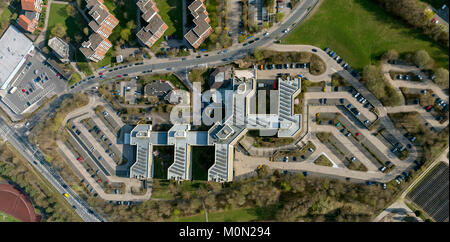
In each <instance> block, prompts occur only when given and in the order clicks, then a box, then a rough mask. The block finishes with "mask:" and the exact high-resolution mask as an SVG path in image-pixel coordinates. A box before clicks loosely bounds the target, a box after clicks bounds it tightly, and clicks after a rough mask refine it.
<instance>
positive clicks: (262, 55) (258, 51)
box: [253, 48, 264, 61]
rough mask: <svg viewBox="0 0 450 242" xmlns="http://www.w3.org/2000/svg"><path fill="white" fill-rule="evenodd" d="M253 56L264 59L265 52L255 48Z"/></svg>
mask: <svg viewBox="0 0 450 242" xmlns="http://www.w3.org/2000/svg"><path fill="white" fill-rule="evenodd" d="M253 56H254V57H255V59H256V60H257V61H260V60H262V59H264V53H263V52H262V51H261V49H260V48H255V50H254V52H253Z"/></svg>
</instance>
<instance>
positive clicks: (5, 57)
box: [0, 25, 34, 89]
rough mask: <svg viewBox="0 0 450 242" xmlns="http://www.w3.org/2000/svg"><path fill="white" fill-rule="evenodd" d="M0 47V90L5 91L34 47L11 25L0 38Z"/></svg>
mask: <svg viewBox="0 0 450 242" xmlns="http://www.w3.org/2000/svg"><path fill="white" fill-rule="evenodd" d="M0 46H1V47H0V88H1V89H6V88H7V86H8V84H9V81H11V79H12V78H13V76H14V75H15V73H16V72H17V70H18V69H19V68H20V66H21V65H22V64H23V63H24V62H25V59H26V56H27V55H28V54H29V53H30V51H31V50H33V49H34V46H33V42H31V40H30V39H28V38H27V37H26V36H25V35H24V34H23V33H22V32H20V31H19V30H18V29H17V28H16V27H14V26H13V25H10V26H9V28H8V29H7V30H6V31H5V33H4V34H3V36H2V37H1V38H0Z"/></svg>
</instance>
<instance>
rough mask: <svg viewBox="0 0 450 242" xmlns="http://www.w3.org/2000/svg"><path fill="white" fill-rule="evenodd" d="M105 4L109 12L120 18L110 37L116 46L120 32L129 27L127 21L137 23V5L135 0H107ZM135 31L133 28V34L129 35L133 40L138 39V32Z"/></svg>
mask: <svg viewBox="0 0 450 242" xmlns="http://www.w3.org/2000/svg"><path fill="white" fill-rule="evenodd" d="M104 4H105V6H106V7H107V8H108V10H109V12H110V13H111V14H113V15H114V16H115V17H116V18H117V19H118V20H119V24H118V25H117V26H116V27H115V28H114V30H113V32H112V34H111V35H110V36H109V38H108V39H109V41H111V43H112V44H113V46H114V45H115V43H116V41H118V40H119V39H120V32H121V31H122V30H123V29H126V28H127V23H128V22H129V21H133V22H134V23H135V24H136V12H137V11H136V10H137V6H136V4H135V3H134V2H133V3H129V2H128V1H125V0H105V2H104ZM133 31H135V30H134V29H132V30H131V35H130V37H129V40H131V41H132V40H135V39H136V33H134V32H133ZM111 49H112V48H111Z"/></svg>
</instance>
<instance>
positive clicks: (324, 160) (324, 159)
mask: <svg viewBox="0 0 450 242" xmlns="http://www.w3.org/2000/svg"><path fill="white" fill-rule="evenodd" d="M314 164H316V165H320V166H333V164H332V163H331V161H330V160H329V159H328V158H327V157H326V156H324V155H321V156H319V158H317V160H315V161H314Z"/></svg>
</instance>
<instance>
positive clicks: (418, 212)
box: [414, 210, 422, 217]
mask: <svg viewBox="0 0 450 242" xmlns="http://www.w3.org/2000/svg"><path fill="white" fill-rule="evenodd" d="M414 214H415V215H416V217H420V215H421V214H422V212H421V211H420V210H416V211H414Z"/></svg>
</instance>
